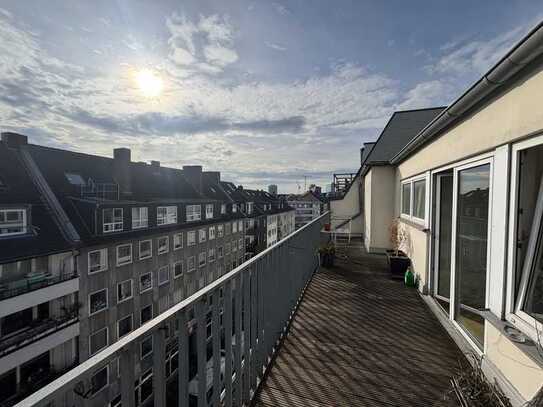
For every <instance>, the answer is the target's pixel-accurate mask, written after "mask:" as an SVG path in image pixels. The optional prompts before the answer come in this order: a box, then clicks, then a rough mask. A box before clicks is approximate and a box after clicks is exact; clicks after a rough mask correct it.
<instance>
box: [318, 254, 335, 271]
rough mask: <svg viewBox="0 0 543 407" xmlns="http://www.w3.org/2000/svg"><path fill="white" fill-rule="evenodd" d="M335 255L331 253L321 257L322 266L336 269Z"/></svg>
mask: <svg viewBox="0 0 543 407" xmlns="http://www.w3.org/2000/svg"><path fill="white" fill-rule="evenodd" d="M334 258H335V255H334V254H331V253H324V254H322V255H321V265H322V266H323V267H325V268H331V267H334Z"/></svg>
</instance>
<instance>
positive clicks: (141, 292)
mask: <svg viewBox="0 0 543 407" xmlns="http://www.w3.org/2000/svg"><path fill="white" fill-rule="evenodd" d="M147 274H149V275H150V276H151V286H150V287H149V288H146V289H144V290H142V289H141V278H142V277H143V276H146V275H147ZM138 284H139V291H140V294H143V293H145V292H147V291H150V290H152V289H153V273H151V272H150V271H149V272H147V273H142V274H140V276H139V278H138Z"/></svg>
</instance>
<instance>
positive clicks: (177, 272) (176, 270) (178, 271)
mask: <svg viewBox="0 0 543 407" xmlns="http://www.w3.org/2000/svg"><path fill="white" fill-rule="evenodd" d="M182 275H183V262H182V261H178V262H177V263H175V264H174V265H173V278H178V277H181V276H182Z"/></svg>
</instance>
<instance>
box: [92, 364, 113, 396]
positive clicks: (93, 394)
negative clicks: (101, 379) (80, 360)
mask: <svg viewBox="0 0 543 407" xmlns="http://www.w3.org/2000/svg"><path fill="white" fill-rule="evenodd" d="M104 369H106V372H107V381H106V384H105V385H104V387H100V388H99V389H98V390H96V391H92V390H93V389H92V387H91V389H90V390H91V392H92V393H91V395H92V397H94V396H96V395H97V394H98V393H100V392H101V391H102V390H104V389H107V388H108V387H109V365H105V366H104V367H101V368H100V369H96V370H95V371H94V372H93V374H92V375H91V378H90V382H91V383H92V378H93V377H94V376H96V375H97V374H98V373H100V372H101V371H102V370H104Z"/></svg>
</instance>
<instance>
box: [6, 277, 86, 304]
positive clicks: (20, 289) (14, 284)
mask: <svg viewBox="0 0 543 407" xmlns="http://www.w3.org/2000/svg"><path fill="white" fill-rule="evenodd" d="M73 278H77V273H76V272H70V273H63V274H56V275H55V274H51V273H46V272H33V273H28V274H26V275H25V276H24V277H23V278H21V279H20V280H15V281H9V282H0V301H2V300H6V299H8V298H13V297H16V296H18V295H22V294H25V293H28V292H31V291H35V290H39V289H41V288H45V287H49V286H52V285H54V284H59V283H62V282H64V281H68V280H71V279H73Z"/></svg>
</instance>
